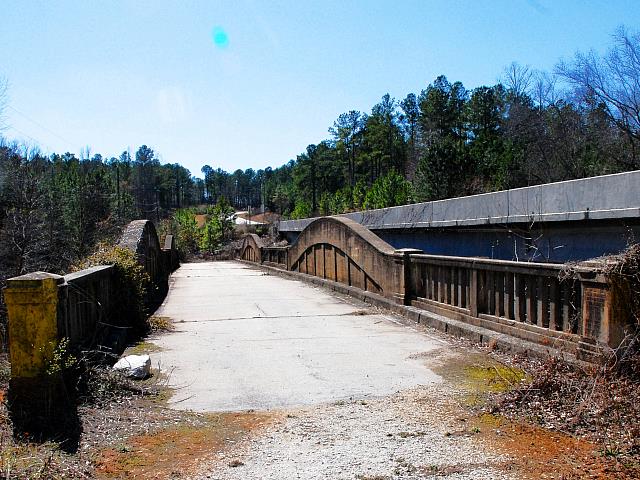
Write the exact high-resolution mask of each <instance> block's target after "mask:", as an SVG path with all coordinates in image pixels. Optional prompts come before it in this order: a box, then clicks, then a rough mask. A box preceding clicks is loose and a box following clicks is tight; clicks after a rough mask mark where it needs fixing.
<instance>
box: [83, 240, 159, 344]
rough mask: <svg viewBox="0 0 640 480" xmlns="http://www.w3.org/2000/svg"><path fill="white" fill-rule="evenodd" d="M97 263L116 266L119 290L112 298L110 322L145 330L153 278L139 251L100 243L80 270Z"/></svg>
mask: <svg viewBox="0 0 640 480" xmlns="http://www.w3.org/2000/svg"><path fill="white" fill-rule="evenodd" d="M97 265H113V267H114V275H115V279H114V282H113V284H114V285H116V291H115V292H113V293H112V295H111V298H112V299H115V300H113V301H112V304H111V305H110V311H111V317H112V318H111V319H110V321H111V322H114V323H115V324H116V325H119V326H127V327H133V328H134V331H136V333H144V332H145V331H146V330H147V329H148V326H147V324H146V318H147V312H146V305H145V302H146V297H147V292H148V290H149V288H150V287H151V279H150V278H149V275H148V274H147V272H145V270H144V267H143V266H142V265H140V264H139V263H138V259H137V257H136V254H135V253H134V252H132V251H131V250H129V249H126V248H122V247H118V246H116V247H111V246H108V245H105V244H101V245H100V246H99V248H98V250H97V251H96V252H95V253H94V254H93V255H91V256H90V257H89V258H87V260H86V261H85V262H84V263H83V264H82V265H81V266H80V269H83V268H89V267H93V266H97Z"/></svg>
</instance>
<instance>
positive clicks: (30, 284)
mask: <svg viewBox="0 0 640 480" xmlns="http://www.w3.org/2000/svg"><path fill="white" fill-rule="evenodd" d="M63 285H64V277H61V276H59V275H54V274H51V273H45V272H34V273H30V274H27V275H22V276H20V277H15V278H11V279H9V280H7V286H6V287H5V289H4V298H5V303H6V305H7V314H8V330H9V358H10V362H11V379H10V382H9V392H8V404H9V413H10V415H11V417H12V420H13V425H14V433H16V434H20V433H21V432H29V433H31V434H35V435H40V436H45V437H47V438H52V437H54V438H55V437H57V436H59V435H61V434H62V435H66V434H67V433H68V432H70V431H71V430H73V429H75V428H76V426H77V412H76V407H75V402H74V400H73V398H72V396H71V395H69V393H68V391H67V389H66V387H65V382H64V379H63V376H62V369H61V368H55V358H54V356H55V355H54V354H55V352H56V348H57V347H58V344H59V343H58V342H59V340H60V338H59V332H58V310H59V306H60V305H59V301H58V298H59V294H60V292H59V290H60V287H61V286H63Z"/></svg>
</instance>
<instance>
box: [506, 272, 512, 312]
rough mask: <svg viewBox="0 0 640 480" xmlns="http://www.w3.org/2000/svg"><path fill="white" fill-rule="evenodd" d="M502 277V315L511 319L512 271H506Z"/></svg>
mask: <svg viewBox="0 0 640 480" xmlns="http://www.w3.org/2000/svg"><path fill="white" fill-rule="evenodd" d="M504 277H505V285H504V287H505V288H504V316H505V318H508V319H513V318H514V317H513V273H512V272H506V273H505V275H504Z"/></svg>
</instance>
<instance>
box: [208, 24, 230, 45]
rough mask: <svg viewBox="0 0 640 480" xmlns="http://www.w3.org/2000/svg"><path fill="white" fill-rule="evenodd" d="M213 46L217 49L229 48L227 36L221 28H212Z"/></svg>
mask: <svg viewBox="0 0 640 480" xmlns="http://www.w3.org/2000/svg"><path fill="white" fill-rule="evenodd" d="M212 36H213V44H214V45H215V46H216V47H218V48H226V47H227V46H229V36H228V35H227V32H225V31H224V29H223V28H222V27H213V32H212Z"/></svg>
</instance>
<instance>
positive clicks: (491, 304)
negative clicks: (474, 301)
mask: <svg viewBox="0 0 640 480" xmlns="http://www.w3.org/2000/svg"><path fill="white" fill-rule="evenodd" d="M486 279H487V280H486V282H485V297H486V299H487V300H486V301H487V313H488V314H489V315H495V311H496V310H495V308H496V305H495V296H494V290H495V288H494V281H495V278H494V274H493V272H492V271H491V270H487V271H486Z"/></svg>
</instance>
